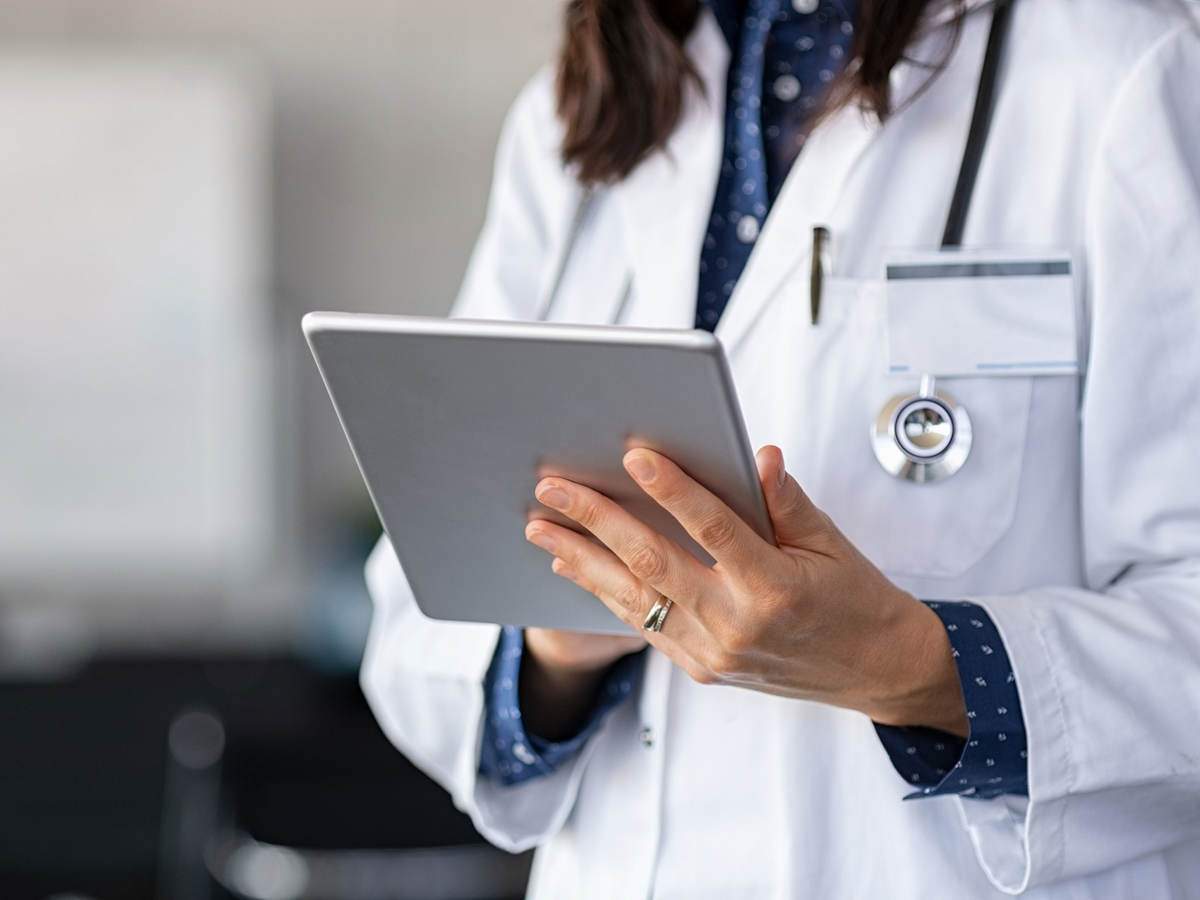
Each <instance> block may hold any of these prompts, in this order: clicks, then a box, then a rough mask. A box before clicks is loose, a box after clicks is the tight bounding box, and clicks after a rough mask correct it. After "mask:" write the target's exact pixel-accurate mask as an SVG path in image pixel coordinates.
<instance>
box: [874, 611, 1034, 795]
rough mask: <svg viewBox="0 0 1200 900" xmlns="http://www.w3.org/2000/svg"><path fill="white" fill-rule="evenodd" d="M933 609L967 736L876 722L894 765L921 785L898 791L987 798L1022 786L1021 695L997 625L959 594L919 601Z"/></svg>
mask: <svg viewBox="0 0 1200 900" xmlns="http://www.w3.org/2000/svg"><path fill="white" fill-rule="evenodd" d="M926 605H927V606H928V607H929V608H930V609H932V610H933V611H934V612H935V613H937V615H938V617H939V618H940V619H941V620H942V624H943V625H944V626H945V628H946V634H947V635H948V636H949V638H950V646H951V648H952V649H951V652H952V653H953V655H954V663H955V666H956V668H957V670H958V678H959V683H960V684H961V686H962V694H963V701H964V703H965V705H966V710H967V728H968V734H967V737H966V739H965V740H964V739H963V738H959V737H956V736H954V735H951V734H946V733H945V732H941V731H938V730H936V729H933V728H906V727H896V726H889V725H879V724H876V725H875V731H876V733H877V734H878V735H879V739H880V741H881V742H882V743H883V746H884V750H885V751H887V754H888V757H889V758H890V759H891V761H892V765H893V766H895V768H896V771H897V772H899V773H900V775H901V776H902V777H903V778H904V779H905V780H906V781H908V782H909V783H911V784H914V785H916V786H917V787H919V788H920V790H919V791H915V792H914V793H911V794H908V795H907V796H906V797H905V799H906V800H912V799H916V798H920V797H937V796H944V795H947V794H960V795H963V796H971V797H978V798H981V799H989V798H992V797H997V796H999V795H1001V794H1028V793H1029V770H1028V752H1027V750H1026V738H1025V726H1024V720H1023V719H1022V717H1021V698H1020V694H1019V692H1018V690H1017V683H1016V679H1015V678H1014V676H1013V671H1012V665H1011V664H1010V663H1009V659H1008V652H1007V651H1006V650H1005V647H1004V642H1003V641H1002V640H1001V639H1000V632H999V630H998V629H997V628H996V625H995V623H994V622H993V621H992V619H991V617H990V616H989V615H988V614H987V612H985V611H984V609H983V607H981V606H979V605H977V604H975V603H970V602H966V601H938V602H928V603H927V604H926Z"/></svg>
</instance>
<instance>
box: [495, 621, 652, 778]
mask: <svg viewBox="0 0 1200 900" xmlns="http://www.w3.org/2000/svg"><path fill="white" fill-rule="evenodd" d="M524 652H525V635H524V632H523V631H522V630H521V629H520V628H516V627H512V626H507V627H505V628H503V629H502V630H501V632H500V640H499V642H498V643H497V645H496V652H495V654H494V655H493V657H492V664H491V666H490V667H489V668H488V672H487V676H486V677H485V679H484V686H483V687H484V725H483V740H482V743H481V745H480V750H479V773H480V774H481V775H484V776H487V777H490V778H493V779H495V780H497V781H499V782H500V783H501V784H504V785H513V784H520V783H521V782H523V781H528V780H529V779H531V778H537V777H538V776H540V775H549V774H550V773H551V772H553V771H554V770H555V769H556V768H558V766H560V765H561V764H562V763H563V762H564V761H566V760H567V759H568V758H569V757H570V756H572V755H573V754H574V753H575V752H576V751H577V750H578V749H579V748H580V747H582V746H583V745H584V743H586V742H587V739H588V738H589V737H591V736H592V734H593V733H594V732H595V731H596V729H598V728H599V727H600V723H601V722H602V721H603V719H604V716H605V715H606V714H607V713H608V712H609V711H611V710H612V709H613V708H614V707H616V706H617V705H619V704H620V703H621V702H622V701H623V700H625V699H626V698H627V697H629V696H631V695H632V694H633V692H634V691H635V690H636V689H637V686H638V684H639V683H640V681H641V678H642V670H643V660H644V658H645V654H644V653H643V652H637V653H631V654H629V655H627V656H623V657H621V658H620V659H619V660H617V662H616V663H614V664H613V666H612V668H611V669H610V670H609V672H608V675H606V676H605V679H604V683H603V685H602V686H601V688H600V691H599V693H598V694H597V697H596V702H595V706H594V707H593V709H592V712H591V714H590V715H589V716H588V720H587V722H585V723H584V725H583V727H582V728H581V729H580V730H579V731H578V732H577V733H576V734H575V735H573V736H572V737H570V738H568V739H567V740H564V741H548V740H545V739H543V738H540V737H538V736H537V735H535V734H532V733H530V732H529V731H527V730H526V728H525V724H524V721H523V719H522V717H521V707H520V702H519V685H520V677H521V659H522V657H523V655H524Z"/></svg>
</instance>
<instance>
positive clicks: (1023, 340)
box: [886, 249, 1079, 375]
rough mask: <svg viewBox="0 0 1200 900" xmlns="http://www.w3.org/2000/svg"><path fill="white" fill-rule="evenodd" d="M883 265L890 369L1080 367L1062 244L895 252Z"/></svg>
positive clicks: (1058, 370) (1069, 370)
mask: <svg viewBox="0 0 1200 900" xmlns="http://www.w3.org/2000/svg"><path fill="white" fill-rule="evenodd" d="M886 268H887V271H886V289H887V332H888V340H887V345H888V368H889V371H891V372H892V373H893V374H897V375H901V374H907V375H1073V374H1075V373H1077V372H1078V371H1079V349H1078V343H1077V340H1076V315H1075V287H1074V279H1073V276H1072V273H1073V268H1074V267H1073V263H1072V256H1071V254H1070V252H1064V251H1041V252H996V251H982V250H979V251H977V250H959V249H955V250H945V251H933V252H906V253H894V254H892V255H891V256H890V257H889V258H888V260H887V265H886Z"/></svg>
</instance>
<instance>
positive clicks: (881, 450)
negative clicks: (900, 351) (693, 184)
mask: <svg viewBox="0 0 1200 900" xmlns="http://www.w3.org/2000/svg"><path fill="white" fill-rule="evenodd" d="M1012 6H1013V0H997V2H996V5H995V9H994V11H993V13H992V22H991V27H990V28H989V30H988V37H987V48H986V49H985V51H984V56H983V67H982V69H981V70H980V73H979V82H978V85H977V87H976V90H975V105H974V109H973V110H972V112H971V125H970V128H969V130H968V132H967V142H966V146H965V147H964V149H963V156H962V162H961V163H960V164H959V168H958V177H957V179H956V180H955V184H954V196H953V198H952V199H951V201H950V212H949V213H948V215H947V217H946V227H945V229H944V230H943V232H942V243H941V246H942V249H949V248H954V247H960V246H962V235H963V227H964V225H965V223H966V220H967V212H968V210H969V209H970V206H971V198H972V196H973V195H974V192H975V180H976V176H977V175H978V174H979V164H980V161H981V160H982V158H983V151H984V147H985V146H986V145H987V139H988V134H989V132H990V131H991V125H992V113H993V111H994V109H995V105H996V85H997V81H998V74H999V69H1000V58H1001V56H1002V55H1003V51H1004V45H1005V42H1006V40H1007V38H1008V31H1009V21H1010V19H1011V13H1012ZM595 196H596V194H595V191H593V190H590V189H585V190H584V192H583V194H582V196H581V197H580V199H579V201H578V203H577V204H576V208H575V213H574V215H573V216H572V219H571V223H570V225H569V228H568V231H567V237H566V241H565V242H564V245H563V249H562V250H561V251H560V253H559V255H558V264H557V266H555V269H554V272H553V276H552V277H551V279H550V281H549V285H548V287H547V288H546V290H545V291H544V292H543V295H542V297H541V299H540V300H539V303H538V306H537V312H536V318H537V320H538V321H545V320H546V319H548V318H549V317H550V313H551V312H552V311H553V309H554V304H555V302H556V300H557V299H558V294H559V289H560V287H561V285H562V280H563V274H564V273H565V271H566V268H567V263H568V262H569V260H570V256H571V251H572V249H573V248H574V246H575V243H576V240H577V239H578V237H579V234H580V232H581V230H582V229H583V225H584V223H585V221H586V220H587V217H588V214H589V212H590V210H591V207H592V204H593V202H594V200H595ZM820 230H822V231H823V230H824V229H820ZM826 235H827V233H826ZM815 252H816V247H814V253H815ZM631 291H632V277H627V278H626V279H625V283H624V287H623V289H622V292H621V296H620V299H619V301H618V303H617V305H616V308H615V310H614V311H613V312H612V313H611V314H610V316H609V318H608V324H610V325H611V324H614V323H616V322H618V321H620V319H621V316H622V315H623V314H624V311H625V307H626V305H627V304H628V301H629V296H630V293H631ZM972 440H973V438H972V432H971V417H970V415H969V414H968V413H967V410H966V408H965V407H964V406H963V405H962V404H961V403H959V402H958V401H957V400H956V399H955V398H954V397H953V396H952V395H951V394H949V393H948V392H946V391H944V390H939V389H938V388H937V383H936V378H935V376H934V375H933V374H926V375H923V376H922V378H921V383H920V387H919V388H918V389H917V392H916V393H908V394H897V395H895V396H894V397H892V398H890V399H889V400H888V401H887V402H886V403H885V404H884V405H883V407H882V408H881V409H880V411H879V413H878V415H876V417H875V420H874V421H873V422H872V423H871V445H872V447H873V449H874V451H875V458H876V459H877V460H878V461H879V464H880V465H881V466H883V468H884V470H885V471H887V472H888V473H889V474H891V475H894V476H895V477H897V478H900V479H903V480H905V481H912V482H917V483H928V482H934V481H939V480H941V479H944V478H949V477H950V476H951V475H953V474H954V473H955V472H957V471H958V470H959V469H961V468H962V467H963V464H964V463H965V462H966V461H967V457H968V456H969V455H970V453H971V443H972Z"/></svg>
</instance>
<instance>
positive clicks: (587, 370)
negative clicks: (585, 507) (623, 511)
mask: <svg viewBox="0 0 1200 900" xmlns="http://www.w3.org/2000/svg"><path fill="white" fill-rule="evenodd" d="M304 334H305V336H306V337H307V339H308V343H309V346H310V348H311V349H312V352H313V356H314V357H315V359H316V361H317V366H318V367H319V368H320V370H321V376H322V377H323V378H324V379H325V386H326V387H327V388H328V389H329V396H330V397H331V398H332V400H333V405H334V408H335V409H336V410H337V414H338V418H339V419H340V420H341V423H342V428H343V429H344V430H345V432H346V437H347V438H348V439H349V441H350V447H351V450H352V451H353V452H354V456H355V458H356V460H357V461H358V465H359V469H360V470H361V471H362V475H363V479H364V480H365V481H366V484H367V489H368V490H369V491H370V494H371V498H372V500H373V501H374V503H375V509H376V511H377V512H378V513H379V518H380V520H381V521H382V522H383V526H384V528H385V529H386V531H387V533H388V536H389V537H390V538H391V541H392V546H393V547H394V548H395V551H396V554H397V556H398V557H399V559H400V562H401V564H402V565H403V567H404V571H405V574H406V575H407V576H408V581H409V584H410V586H411V587H412V590H413V593H414V595H415V596H416V600H417V604H418V605H419V606H420V608H421V610H422V611H423V612H424V613H425V614H426V615H428V616H432V617H434V618H438V619H453V620H458V621H475V622H494V623H499V624H511V625H533V626H540V627H545V628H562V629H571V630H576V631H599V632H612V633H620V632H624V631H626V630H627V629H626V626H625V625H624V624H623V623H621V621H620V620H619V619H617V618H616V617H615V616H614V615H613V614H612V613H611V612H610V611H609V610H608V609H607V608H606V607H605V606H604V604H603V603H601V602H600V601H599V600H597V599H596V598H595V597H593V596H592V595H591V594H589V593H587V592H585V591H583V590H582V589H581V588H578V587H576V586H575V585H573V584H571V583H570V582H568V581H566V580H565V579H563V578H560V577H559V576H557V575H554V574H553V573H552V572H551V571H550V558H549V557H548V556H547V555H546V553H545V552H544V551H542V550H539V549H538V548H536V547H534V546H532V545H531V544H529V543H528V542H526V540H525V536H524V530H525V525H526V523H527V521H528V520H529V518H530V517H531V516H540V517H544V518H555V516H556V514H553V513H551V511H550V510H548V509H546V508H544V507H543V506H542V505H541V504H539V503H538V502H537V501H536V500H534V497H533V488H534V485H535V484H536V483H537V482H538V479H539V478H541V477H543V476H545V475H549V474H556V475H563V476H566V477H568V478H571V479H573V480H576V481H579V482H581V483H584V484H587V485H590V486H591V487H594V488H596V489H597V490H599V491H601V492H603V493H604V494H605V495H607V496H609V497H611V498H613V499H614V500H616V501H617V502H619V503H620V504H622V505H623V506H624V507H626V508H627V509H629V510H630V511H631V512H632V513H633V514H634V515H636V516H637V517H638V518H640V519H641V520H643V521H644V522H646V523H647V524H649V525H651V526H652V527H654V528H656V529H658V530H659V531H661V532H662V533H664V534H666V535H669V536H670V537H672V538H674V539H675V540H677V541H679V542H680V543H681V544H683V545H684V546H686V547H688V548H689V549H690V550H691V551H692V552H693V553H695V554H696V555H697V556H699V557H700V558H701V559H704V560H705V561H706V562H711V560H710V559H709V557H708V556H707V555H706V554H704V552H703V551H702V550H700V548H699V547H697V546H696V545H695V543H693V542H692V541H691V539H690V538H689V537H688V536H687V535H686V533H684V531H683V530H682V529H681V528H680V527H679V525H678V524H677V523H676V522H675V521H674V519H672V518H671V517H670V516H669V515H667V514H666V513H665V512H664V511H663V510H662V509H661V508H660V507H658V506H657V504H655V503H653V502H652V501H651V500H649V498H648V497H646V495H645V494H643V493H642V491H641V489H640V488H638V486H637V485H636V484H635V483H634V482H633V480H632V479H631V478H630V477H629V475H628V474H627V473H626V472H625V470H624V469H623V468H622V466H621V459H622V457H623V456H624V454H625V452H626V451H627V450H628V449H630V448H632V447H635V446H644V447H650V448H652V449H654V450H658V451H660V452H661V453H664V454H666V455H667V456H669V457H670V458H671V459H673V460H675V461H676V462H678V463H679V464H680V465H681V466H682V467H683V468H684V469H685V470H686V471H687V472H688V473H689V474H691V475H692V476H693V477H694V478H696V479H697V480H698V481H700V482H701V483H703V484H705V485H706V486H708V488H709V489H710V490H712V491H713V492H714V493H715V494H717V495H718V496H719V497H721V498H722V499H723V500H724V501H725V502H726V503H728V504H729V505H730V506H731V507H732V508H733V509H734V510H736V511H737V512H738V513H739V514H740V515H741V516H742V517H743V518H745V519H746V520H747V521H748V522H749V523H750V524H751V525H752V526H753V528H754V529H755V530H756V531H757V532H758V533H759V534H761V535H762V536H763V537H764V538H766V539H768V540H772V541H773V537H772V534H773V532H772V530H771V527H770V524H769V520H768V518H767V514H766V508H765V505H764V503H763V498H762V491H761V488H760V487H759V483H758V476H757V471H756V469H755V465H754V456H753V454H752V452H751V449H750V445H749V443H748V441H747V438H746V432H745V427H744V425H743V423H742V417H741V413H740V411H739V409H738V403H737V396H736V394H735V392H734V389H733V384H732V382H731V380H730V376H729V370H728V367H727V365H726V362H725V356H724V353H723V352H722V350H721V345H720V344H719V343H718V342H717V340H716V339H715V338H714V337H713V336H712V335H711V334H708V333H707V332H703V331H677V330H662V329H645V328H628V327H597V326H576V325H558V324H545V323H537V324H533V323H517V322H502V321H473V320H466V319H430V318H414V317H408V316H374V315H356V314H349V313H323V312H315V313H309V314H308V315H307V316H305V317H304ZM563 524H568V523H567V522H566V521H565V520H563Z"/></svg>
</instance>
